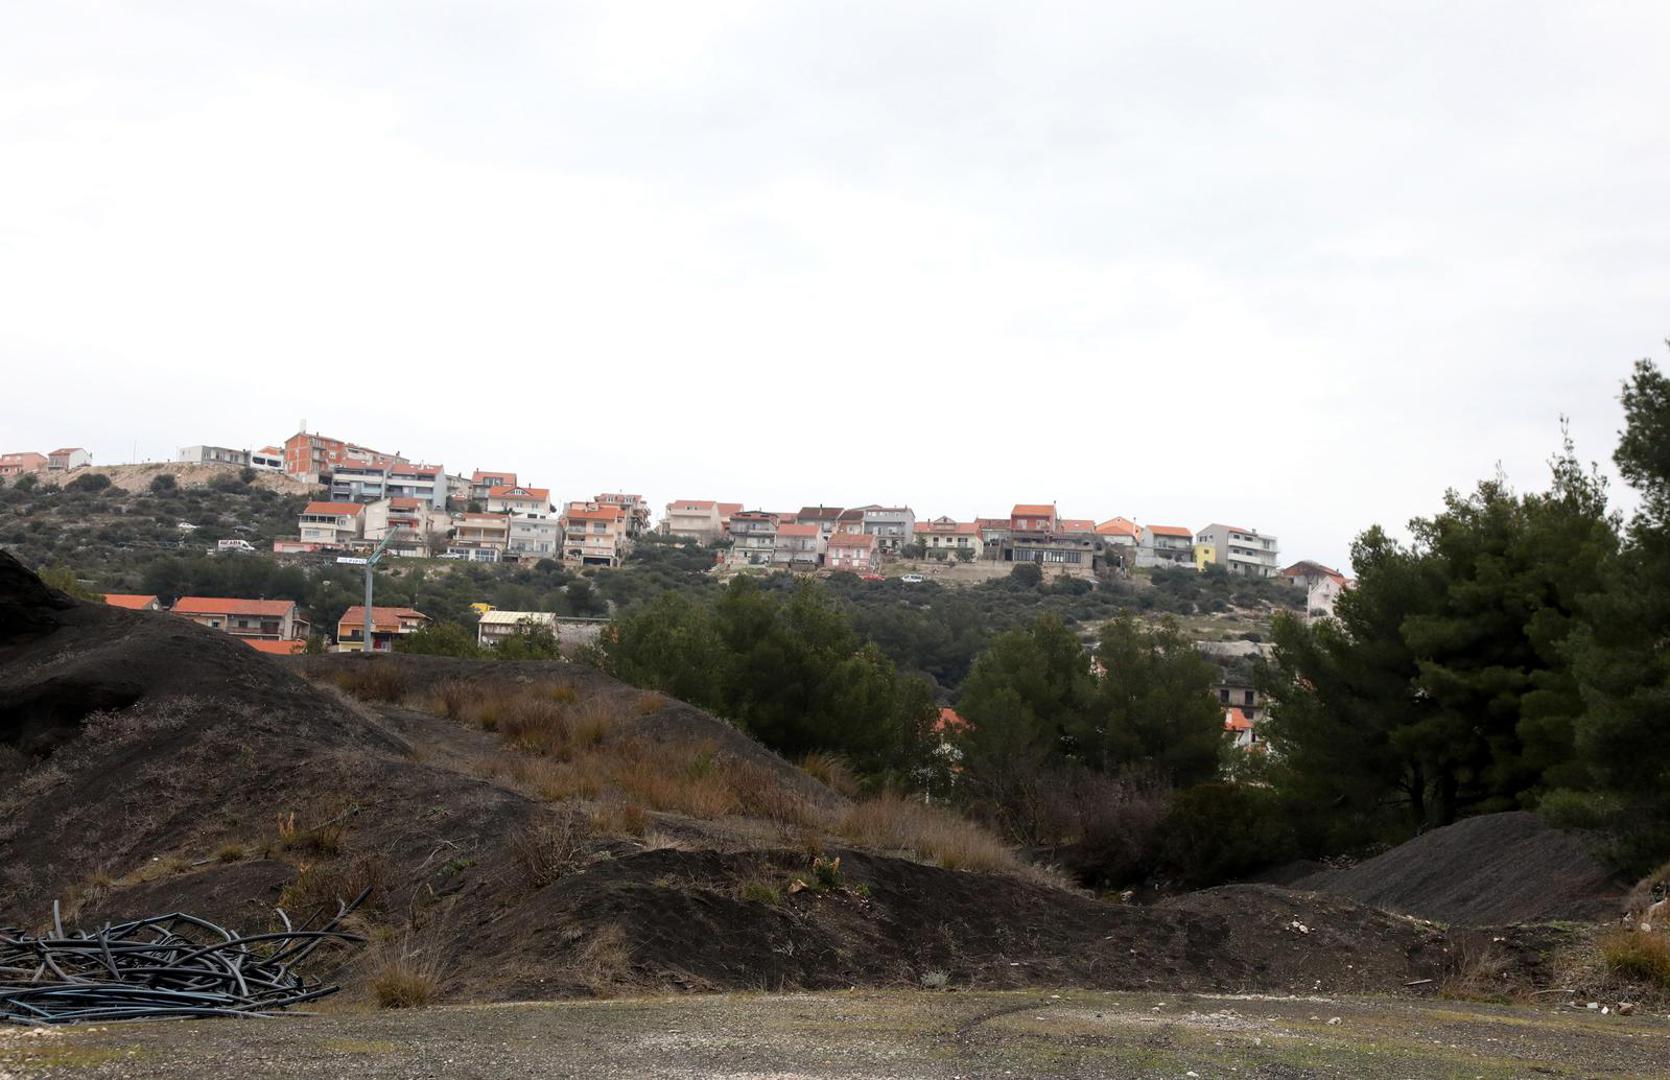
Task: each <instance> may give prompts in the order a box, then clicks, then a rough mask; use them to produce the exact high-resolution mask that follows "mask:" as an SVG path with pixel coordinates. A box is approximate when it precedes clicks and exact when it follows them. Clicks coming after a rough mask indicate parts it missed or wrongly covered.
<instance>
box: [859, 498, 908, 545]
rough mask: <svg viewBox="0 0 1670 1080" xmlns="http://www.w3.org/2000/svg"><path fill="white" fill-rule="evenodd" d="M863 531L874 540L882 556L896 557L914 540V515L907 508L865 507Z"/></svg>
mask: <svg viewBox="0 0 1670 1080" xmlns="http://www.w3.org/2000/svg"><path fill="white" fill-rule="evenodd" d="M864 531H865V532H867V533H869V534H870V535H871V536H873V537H875V538H876V545H877V547H879V548H880V549H881V552H882V554H884V555H897V554H899V551H900V549H902V548H904V547H906V546H907V545H909V544H911V543H913V542H914V541H915V539H916V513H915V511H913V510H911V508H910V507H908V506H871V507H866V508H865V510H864Z"/></svg>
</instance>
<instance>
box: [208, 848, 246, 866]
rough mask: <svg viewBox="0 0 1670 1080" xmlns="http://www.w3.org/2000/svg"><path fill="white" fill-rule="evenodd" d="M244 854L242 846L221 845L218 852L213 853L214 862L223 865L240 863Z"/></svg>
mask: <svg viewBox="0 0 1670 1080" xmlns="http://www.w3.org/2000/svg"><path fill="white" fill-rule="evenodd" d="M246 854H247V852H245V851H244V846H243V845H242V844H222V845H220V848H219V850H217V851H216V852H215V861H216V862H223V863H235V862H241V861H243V859H244V857H245V855H246Z"/></svg>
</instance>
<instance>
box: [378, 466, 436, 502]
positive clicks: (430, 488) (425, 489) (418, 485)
mask: <svg viewBox="0 0 1670 1080" xmlns="http://www.w3.org/2000/svg"><path fill="white" fill-rule="evenodd" d="M384 483H385V485H386V490H387V492H388V496H389V498H391V499H417V500H419V501H420V502H425V503H428V504H429V505H430V506H432V507H434V508H435V509H436V510H437V511H445V510H446V500H447V488H448V486H449V481H448V480H447V474H446V468H445V467H444V466H441V465H391V466H389V470H388V478H387V479H386V480H385V481H384Z"/></svg>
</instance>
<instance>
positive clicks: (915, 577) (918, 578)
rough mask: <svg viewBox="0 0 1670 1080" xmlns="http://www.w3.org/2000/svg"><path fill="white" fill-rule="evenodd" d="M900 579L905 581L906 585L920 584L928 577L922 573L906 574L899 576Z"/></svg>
mask: <svg viewBox="0 0 1670 1080" xmlns="http://www.w3.org/2000/svg"><path fill="white" fill-rule="evenodd" d="M899 580H900V581H902V582H904V583H905V584H906V585H920V584H922V582H923V581H925V580H927V579H926V578H924V577H923V576H922V575H921V574H904V575H902V576H901V577H900V578H899Z"/></svg>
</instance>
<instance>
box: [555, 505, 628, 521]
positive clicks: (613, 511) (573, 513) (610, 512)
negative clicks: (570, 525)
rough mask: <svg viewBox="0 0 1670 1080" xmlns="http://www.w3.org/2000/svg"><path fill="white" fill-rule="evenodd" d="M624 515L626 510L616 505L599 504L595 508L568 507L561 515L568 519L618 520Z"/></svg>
mask: <svg viewBox="0 0 1670 1080" xmlns="http://www.w3.org/2000/svg"><path fill="white" fill-rule="evenodd" d="M625 516H626V511H625V510H623V509H621V508H620V507H618V506H600V507H598V508H597V509H595V510H587V509H585V508H584V507H570V508H569V509H567V510H565V511H564V512H563V517H565V518H567V519H568V520H569V521H619V520H620V519H621V518H623V517H625Z"/></svg>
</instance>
